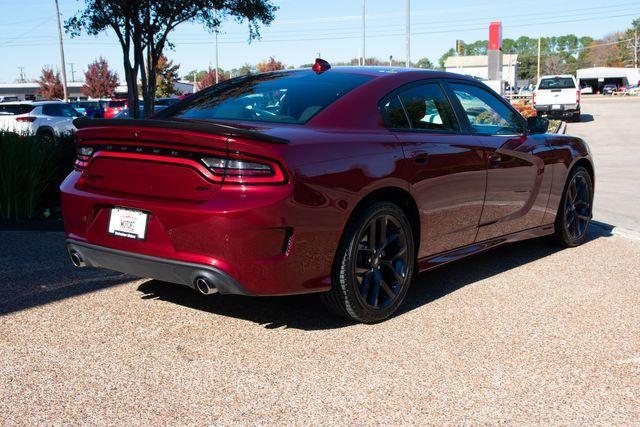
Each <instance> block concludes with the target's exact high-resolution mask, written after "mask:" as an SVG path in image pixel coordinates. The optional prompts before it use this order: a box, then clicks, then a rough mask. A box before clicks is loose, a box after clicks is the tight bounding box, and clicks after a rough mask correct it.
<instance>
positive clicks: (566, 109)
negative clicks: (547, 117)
mask: <svg viewBox="0 0 640 427" xmlns="http://www.w3.org/2000/svg"><path fill="white" fill-rule="evenodd" d="M554 105H555V104H554ZM554 105H536V106H535V107H534V108H535V109H536V111H538V112H539V113H547V114H557V115H562V114H568V113H574V112H577V111H580V104H559V105H557V107H559V108H553V107H554Z"/></svg>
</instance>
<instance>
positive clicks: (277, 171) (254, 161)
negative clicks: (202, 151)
mask: <svg viewBox="0 0 640 427" xmlns="http://www.w3.org/2000/svg"><path fill="white" fill-rule="evenodd" d="M201 161H202V163H203V164H204V165H205V166H206V167H207V169H209V170H210V171H211V172H213V173H214V174H215V175H217V176H219V177H221V178H223V184H248V185H254V184H284V183H285V182H286V181H287V179H286V174H285V172H284V170H283V169H282V167H281V166H280V165H279V164H278V163H276V162H275V161H272V160H268V159H264V158H257V157H253V156H249V155H246V154H240V153H232V154H230V155H228V156H220V157H218V156H206V157H203V158H202V159H201Z"/></svg>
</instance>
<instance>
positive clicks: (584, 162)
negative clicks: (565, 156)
mask: <svg viewBox="0 0 640 427" xmlns="http://www.w3.org/2000/svg"><path fill="white" fill-rule="evenodd" d="M578 166H582V167H583V168H585V169H586V170H587V172H588V173H589V176H590V177H591V184H592V185H593V187H594V188H595V186H596V181H595V179H596V177H595V175H594V172H593V165H592V164H591V162H590V161H589V160H588V159H586V158H582V159H580V160H578V161H577V162H576V163H575V164H574V165H573V167H572V168H571V170H573V169H575V168H577V167H578Z"/></svg>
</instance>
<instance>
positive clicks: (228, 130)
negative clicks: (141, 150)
mask: <svg viewBox="0 0 640 427" xmlns="http://www.w3.org/2000/svg"><path fill="white" fill-rule="evenodd" d="M73 125H74V126H75V127H76V128H77V129H84V128H97V127H111V126H128V127H142V128H145V127H146V128H163V129H178V130H188V131H193V132H201V133H209V134H214V135H222V136H226V137H230V138H246V139H252V140H254V141H264V142H274V143H277V144H288V143H289V140H287V139H284V138H278V137H277V136H272V135H267V134H266V133H262V132H259V131H256V130H251V129H243V128H238V127H234V126H230V125H226V124H221V123H213V122H210V121H208V120H186V119H172V120H167V119H162V120H160V119H90V118H87V117H79V118H77V119H75V120H74V121H73Z"/></svg>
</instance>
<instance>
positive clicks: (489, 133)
mask: <svg viewBox="0 0 640 427" xmlns="http://www.w3.org/2000/svg"><path fill="white" fill-rule="evenodd" d="M447 88H448V90H449V95H450V97H451V98H452V99H453V102H454V108H457V109H458V112H459V115H462V116H463V122H464V123H463V126H465V127H468V129H469V131H470V132H471V133H473V134H474V135H475V138H476V140H477V142H478V145H479V146H480V147H482V149H483V150H484V155H485V161H486V164H487V167H488V168H487V192H486V196H485V201H484V208H483V210H482V216H481V218H480V227H479V229H478V236H477V238H476V240H477V241H482V240H487V239H491V238H494V237H499V236H504V235H507V234H510V233H514V232H517V231H521V230H525V229H528V228H533V227H536V226H539V225H541V223H542V220H543V217H544V212H545V209H546V204H547V200H548V197H549V188H550V185H551V176H550V174H548V175H546V176H545V162H547V161H549V162H550V161H552V158H551V152H550V150H549V147H548V146H547V140H546V137H545V135H527V131H526V121H525V120H524V119H523V118H522V116H520V114H519V113H518V112H517V111H516V110H515V109H514V108H513V107H511V105H509V104H508V103H507V102H506V101H505V100H504V99H502V98H501V97H499V96H498V95H497V94H495V93H494V92H493V91H491V90H490V89H488V88H486V87H484V86H482V85H480V84H474V83H472V82H462V81H449V82H448V83H447Z"/></svg>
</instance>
